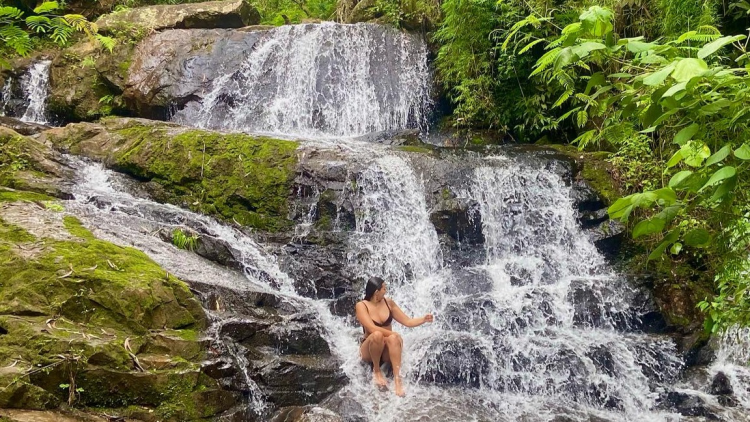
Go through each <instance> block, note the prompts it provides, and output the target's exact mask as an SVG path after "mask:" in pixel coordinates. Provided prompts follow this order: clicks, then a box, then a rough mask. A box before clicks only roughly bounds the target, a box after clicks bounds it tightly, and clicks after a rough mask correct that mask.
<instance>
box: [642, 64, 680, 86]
mask: <svg viewBox="0 0 750 422" xmlns="http://www.w3.org/2000/svg"><path fill="white" fill-rule="evenodd" d="M673 70H674V65H669V66H667V67H665V68H662V69H661V70H659V71H658V72H654V73H651V74H650V75H648V76H646V77H645V78H643V84H644V85H648V86H655V85H659V84H660V83H662V82H664V80H665V79H667V77H668V76H669V75H670V74H671V73H672V71H673Z"/></svg>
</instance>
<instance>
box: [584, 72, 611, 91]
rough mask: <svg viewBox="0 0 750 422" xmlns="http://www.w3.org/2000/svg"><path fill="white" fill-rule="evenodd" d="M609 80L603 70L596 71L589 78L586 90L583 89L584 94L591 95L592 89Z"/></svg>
mask: <svg viewBox="0 0 750 422" xmlns="http://www.w3.org/2000/svg"><path fill="white" fill-rule="evenodd" d="M606 81H607V80H606V79H605V78H604V74H603V73H602V72H596V73H594V74H593V75H591V78H589V82H588V83H587V84H586V90H585V91H583V93H584V94H586V95H589V93H590V92H591V90H592V89H593V88H595V87H597V86H599V85H602V84H604V83H605V82H606Z"/></svg>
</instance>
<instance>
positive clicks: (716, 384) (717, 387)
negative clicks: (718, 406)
mask: <svg viewBox="0 0 750 422" xmlns="http://www.w3.org/2000/svg"><path fill="white" fill-rule="evenodd" d="M709 392H710V393H711V394H713V395H730V394H734V390H733V389H732V383H731V382H730V381H729V377H728V376H727V375H726V374H725V373H723V372H717V373H716V375H714V378H713V380H711V387H710V388H709Z"/></svg>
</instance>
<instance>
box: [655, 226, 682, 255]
mask: <svg viewBox="0 0 750 422" xmlns="http://www.w3.org/2000/svg"><path fill="white" fill-rule="evenodd" d="M679 237H680V229H674V230H672V231H671V232H669V234H668V235H666V236H665V237H664V240H662V241H661V243H659V245H658V246H657V247H656V248H654V250H653V252H651V254H649V256H648V260H649V261H652V260H654V259H657V258H660V257H661V256H662V254H663V253H664V251H665V250H666V249H667V248H668V247H669V246H671V245H672V244H673V243H674V242H676V241H677V239H679Z"/></svg>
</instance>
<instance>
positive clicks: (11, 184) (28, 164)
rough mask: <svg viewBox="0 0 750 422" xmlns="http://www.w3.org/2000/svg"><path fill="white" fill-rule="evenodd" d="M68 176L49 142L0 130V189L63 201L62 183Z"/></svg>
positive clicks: (68, 173)
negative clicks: (9, 189)
mask: <svg viewBox="0 0 750 422" xmlns="http://www.w3.org/2000/svg"><path fill="white" fill-rule="evenodd" d="M72 175H73V171H72V169H70V168H69V167H68V166H67V165H66V164H65V162H64V159H63V158H62V156H61V155H60V154H59V153H58V152H57V151H55V150H54V149H53V148H52V145H51V144H50V143H49V142H45V141H43V140H41V139H35V138H31V137H27V136H23V135H21V134H20V133H18V132H16V131H14V130H13V129H10V128H7V127H5V126H0V185H1V186H5V187H7V188H12V189H16V190H26V191H32V192H38V193H42V194H46V195H51V196H55V197H58V198H67V197H69V194H67V193H66V192H65V191H66V189H65V188H64V186H63V182H64V180H65V179H68V178H70V177H72Z"/></svg>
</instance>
